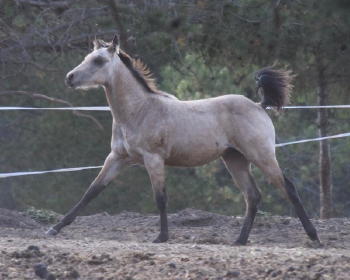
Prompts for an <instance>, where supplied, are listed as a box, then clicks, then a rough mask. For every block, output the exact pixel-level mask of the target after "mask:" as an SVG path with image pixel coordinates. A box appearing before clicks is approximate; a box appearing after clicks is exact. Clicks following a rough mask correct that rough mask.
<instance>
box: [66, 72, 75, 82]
mask: <svg viewBox="0 0 350 280" xmlns="http://www.w3.org/2000/svg"><path fill="white" fill-rule="evenodd" d="M73 76H74V74H73V73H70V74H69V75H68V76H67V80H68V81H70V82H71V81H72V80H73Z"/></svg>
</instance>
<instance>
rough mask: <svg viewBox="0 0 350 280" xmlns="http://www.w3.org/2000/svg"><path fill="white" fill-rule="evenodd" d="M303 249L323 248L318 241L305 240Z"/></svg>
mask: <svg viewBox="0 0 350 280" xmlns="http://www.w3.org/2000/svg"><path fill="white" fill-rule="evenodd" d="M305 247H308V248H313V249H319V248H323V244H322V243H321V241H320V240H319V239H316V240H307V241H306V242H305Z"/></svg>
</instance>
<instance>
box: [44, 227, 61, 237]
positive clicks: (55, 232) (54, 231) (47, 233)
mask: <svg viewBox="0 0 350 280" xmlns="http://www.w3.org/2000/svg"><path fill="white" fill-rule="evenodd" d="M45 234H46V235H49V236H55V235H57V234H58V231H57V230H55V229H54V228H50V229H49V230H48V231H47V232H46V233H45Z"/></svg>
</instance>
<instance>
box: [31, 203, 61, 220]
mask: <svg viewBox="0 0 350 280" xmlns="http://www.w3.org/2000/svg"><path fill="white" fill-rule="evenodd" d="M25 213H26V214H27V215H28V216H30V217H31V218H32V219H33V220H35V221H37V222H39V223H42V224H52V223H56V222H57V221H58V214H57V213H56V212H54V211H51V210H46V209H37V208H35V207H32V206H31V207H29V208H27V209H26V210H25Z"/></svg>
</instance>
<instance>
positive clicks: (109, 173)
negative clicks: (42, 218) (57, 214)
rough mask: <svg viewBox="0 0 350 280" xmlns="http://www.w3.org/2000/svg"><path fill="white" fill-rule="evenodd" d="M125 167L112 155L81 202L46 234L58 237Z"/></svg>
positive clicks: (122, 161)
mask: <svg viewBox="0 0 350 280" xmlns="http://www.w3.org/2000/svg"><path fill="white" fill-rule="evenodd" d="M123 166H124V160H123V159H120V158H118V156H117V155H116V154H114V153H113V152H112V153H110V154H109V155H108V157H107V159H106V161H105V163H104V165H103V167H102V169H101V171H100V173H99V174H98V176H97V177H96V179H95V180H94V181H93V182H92V183H91V185H90V187H89V188H88V189H87V191H86V192H85V193H84V195H83V197H82V198H81V200H80V201H79V202H78V203H77V204H76V205H75V206H74V207H73V208H72V209H71V210H70V211H69V212H68V213H67V214H66V215H65V216H64V217H63V218H62V220H61V221H60V222H59V223H57V224H56V225H54V226H53V227H52V228H50V229H49V230H48V231H47V232H46V234H48V235H56V234H57V233H59V231H60V230H61V229H62V228H63V227H65V226H66V225H69V224H70V223H72V222H73V221H74V219H75V218H76V216H77V215H78V213H79V211H80V210H82V209H83V208H84V207H85V206H86V205H87V204H88V203H89V202H90V201H91V200H92V199H93V198H95V197H96V196H97V195H98V194H99V193H100V192H101V191H102V190H103V189H104V188H105V187H106V185H107V184H108V183H109V182H110V181H111V180H112V179H113V178H115V177H116V176H117V175H118V173H119V171H120V169H121V168H122V167H123Z"/></svg>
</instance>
